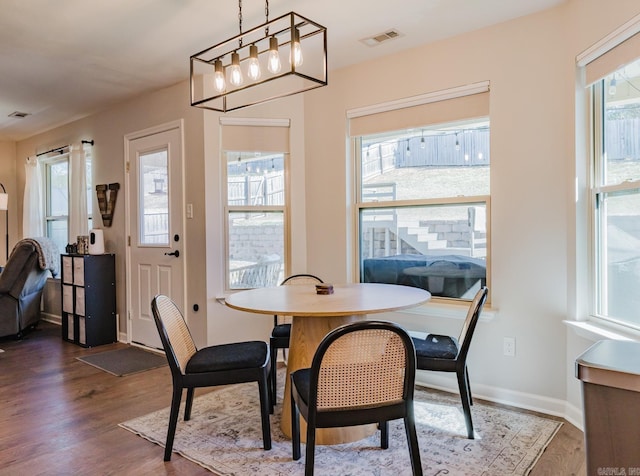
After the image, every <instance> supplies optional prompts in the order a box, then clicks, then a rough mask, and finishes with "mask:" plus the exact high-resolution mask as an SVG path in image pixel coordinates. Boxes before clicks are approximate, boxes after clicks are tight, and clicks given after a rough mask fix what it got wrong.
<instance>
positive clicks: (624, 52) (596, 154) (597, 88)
mask: <svg viewBox="0 0 640 476" xmlns="http://www.w3.org/2000/svg"><path fill="white" fill-rule="evenodd" d="M638 33H640V14H638V15H636V16H635V17H633V18H631V19H630V20H628V21H627V22H626V23H624V24H623V25H621V26H620V27H618V28H617V29H615V30H614V31H612V32H611V33H609V34H608V35H606V36H605V37H603V38H602V39H601V40H599V41H598V42H596V43H595V44H593V45H592V46H590V47H589V48H587V49H586V50H584V51H583V52H581V53H580V54H578V55H577V56H576V66H577V68H578V72H579V79H580V81H581V84H582V86H584V87H586V88H587V89H586V95H585V96H586V99H587V103H588V105H587V107H586V108H585V109H584V111H585V113H586V121H585V124H586V131H584V132H585V133H584V137H585V139H586V141H587V142H586V143H587V149H586V153H585V155H584V160H585V163H586V165H587V168H586V170H587V171H588V172H587V176H586V191H587V194H588V199H587V200H586V203H587V204H586V209H587V214H588V217H589V219H588V221H587V225H586V229H584V233H586V235H587V237H588V240H587V241H588V247H587V251H586V252H587V256H586V257H585V261H586V263H587V264H588V273H587V274H588V280H587V283H586V284H584V291H583V292H579V296H583V295H584V297H585V299H584V300H585V302H589V304H588V309H587V310H586V314H588V316H587V317H581V316H580V315H578V316H576V317H577V319H578V320H577V321H567V323H568V324H570V325H572V326H573V327H574V328H575V329H576V332H578V333H579V334H580V335H583V336H584V337H586V338H589V339H594V340H597V339H602V338H616V339H619V338H624V339H627V338H632V339H638V338H640V328H635V327H634V326H630V325H628V324H627V323H625V322H621V321H619V320H617V319H615V318H614V319H611V318H610V317H605V316H602V315H599V313H598V312H597V311H598V308H599V295H600V291H599V286H600V284H601V282H602V280H601V278H600V276H599V264H598V261H599V256H598V253H599V251H598V233H599V231H598V216H597V215H598V210H597V205H598V196H599V195H601V194H604V193H610V192H615V191H622V190H629V189H633V188H636V187H637V185H636V184H635V183H629V182H626V183H622V184H614V185H609V186H600V183H599V181H598V180H599V179H600V175H599V174H600V170H601V168H600V165H601V164H600V163H599V161H600V160H601V159H602V154H601V153H600V152H601V151H602V150H603V147H602V140H603V137H602V128H603V127H604V124H603V121H602V119H603V116H602V115H603V112H604V111H603V109H604V103H603V101H602V100H599V101H598V102H597V103H596V101H595V95H596V94H599V95H600V96H601V98H602V94H603V92H604V91H603V86H602V80H601V78H603V77H605V75H608V74H611V73H613V72H614V71H617V70H618V69H619V65H621V64H626V63H627V62H629V61H630V60H633V59H634V58H636V59H637V58H638V56H640V55H636V52H637V51H638V50H637V46H638V43H639V40H640V37H638ZM636 182H637V181H636ZM577 198H578V197H577ZM579 231H583V230H582V229H580V230H579ZM576 280H579V277H578V276H576ZM578 288H581V283H578ZM587 296H588V297H587ZM583 315H584V314H583ZM585 319H588V320H589V321H590V322H585V321H584V320H585Z"/></svg>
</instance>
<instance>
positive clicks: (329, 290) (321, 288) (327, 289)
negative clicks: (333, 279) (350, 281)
mask: <svg viewBox="0 0 640 476" xmlns="http://www.w3.org/2000/svg"><path fill="white" fill-rule="evenodd" d="M316 294H333V284H329V283H322V284H316Z"/></svg>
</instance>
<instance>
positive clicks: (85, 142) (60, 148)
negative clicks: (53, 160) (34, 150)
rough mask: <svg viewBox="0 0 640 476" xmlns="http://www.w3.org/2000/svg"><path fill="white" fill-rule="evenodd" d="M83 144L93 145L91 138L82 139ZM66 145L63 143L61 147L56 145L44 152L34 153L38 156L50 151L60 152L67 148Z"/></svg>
mask: <svg viewBox="0 0 640 476" xmlns="http://www.w3.org/2000/svg"><path fill="white" fill-rule="evenodd" d="M82 143H83V144H90V145H93V139H92V140H83V141H82ZM68 147H69V146H68V145H63V146H62V147H56V148H55V149H51V150H48V151H46V152H40V153H39V154H36V157H40V156H41V155H46V154H50V153H51V152H62V150H64V149H66V148H68Z"/></svg>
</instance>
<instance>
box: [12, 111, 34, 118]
mask: <svg viewBox="0 0 640 476" xmlns="http://www.w3.org/2000/svg"><path fill="white" fill-rule="evenodd" d="M29 115H30V114H29V113H28V112H20V111H13V112H12V113H11V114H9V116H8V117H19V118H23V117H27V116H29Z"/></svg>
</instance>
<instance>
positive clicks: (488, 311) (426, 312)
mask: <svg viewBox="0 0 640 476" xmlns="http://www.w3.org/2000/svg"><path fill="white" fill-rule="evenodd" d="M469 304H470V303H449V302H445V301H438V300H434V301H429V302H428V303H426V304H423V305H422V306H419V307H414V308H411V309H403V310H401V311H396V312H398V313H402V314H413V315H419V316H424V317H436V318H445V319H459V320H464V319H465V318H466V317H467V311H468V310H469ZM497 314H498V310H497V309H496V308H492V307H490V306H484V308H483V309H482V313H481V314H480V320H481V321H491V320H493V319H495V318H496V316H497Z"/></svg>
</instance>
